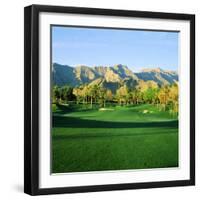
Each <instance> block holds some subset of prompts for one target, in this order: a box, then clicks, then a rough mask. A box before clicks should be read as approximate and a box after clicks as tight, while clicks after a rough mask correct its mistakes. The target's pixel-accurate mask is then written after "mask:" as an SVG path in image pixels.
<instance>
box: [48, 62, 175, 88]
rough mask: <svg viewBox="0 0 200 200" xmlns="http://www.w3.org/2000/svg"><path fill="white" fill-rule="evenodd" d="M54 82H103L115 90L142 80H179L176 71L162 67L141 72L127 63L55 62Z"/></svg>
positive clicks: (105, 85) (59, 83) (167, 83)
mask: <svg viewBox="0 0 200 200" xmlns="http://www.w3.org/2000/svg"><path fill="white" fill-rule="evenodd" d="M52 73H53V75H52V79H53V84H55V85H59V86H63V85H66V84H67V85H70V86H72V87H76V86H79V85H82V84H101V85H103V86H104V87H106V88H109V89H111V90H112V91H115V90H116V89H117V88H119V86H120V85H124V84H126V85H127V86H128V87H135V86H136V85H137V84H138V83H139V82H140V81H152V82H154V83H156V84H157V85H160V86H162V85H170V84H173V83H177V82H178V73H177V72H176V71H169V70H163V69H161V68H152V69H150V68H148V69H143V70H141V71H140V72H132V71H131V70H130V69H129V68H128V67H127V66H126V65H122V64H117V65H114V66H94V67H89V66H85V65H78V66H76V67H71V66H69V65H60V64H58V63H53V66H52Z"/></svg>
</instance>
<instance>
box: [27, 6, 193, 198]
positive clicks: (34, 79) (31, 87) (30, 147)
mask: <svg viewBox="0 0 200 200" xmlns="http://www.w3.org/2000/svg"><path fill="white" fill-rule="evenodd" d="M41 12H49V13H77V14H90V15H103V16H123V17H140V18H154V19H170V20H188V21H189V22H190V179H189V180H177V181H162V182H145V183H128V184H124V183H122V184H109V185H92V186H78V187H61V188H59V187H57V188H43V189H41V188H39V86H40V84H39V14H40V13H41ZM194 184H195V15H191V14H175V13H161V12H146V11H145V12H143V11H130V10H129V11H128V10H111V9H96V8H83V7H61V6H47V5H31V6H28V7H25V9H24V192H25V193H27V194H30V195H46V194H60V193H77V192H95V191H109V190H126V189H141V188H157V187H172V186H187V185H194Z"/></svg>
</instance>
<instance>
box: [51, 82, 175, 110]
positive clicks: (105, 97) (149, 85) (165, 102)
mask: <svg viewBox="0 0 200 200" xmlns="http://www.w3.org/2000/svg"><path fill="white" fill-rule="evenodd" d="M52 93H53V94H52V96H53V103H56V104H62V103H69V102H70V101H73V102H76V104H90V107H91V108H93V105H94V104H95V105H99V107H106V104H108V103H109V104H112V103H113V104H114V103H115V104H118V105H121V106H122V105H135V104H153V105H156V106H158V107H159V108H161V109H162V110H164V111H166V110H169V111H170V112H173V113H178V84H172V85H164V86H158V84H157V83H155V82H153V81H140V82H139V84H138V85H137V86H136V87H134V88H129V87H127V86H126V85H122V86H121V87H119V88H118V89H117V90H116V92H115V93H114V92H112V91H111V90H110V89H107V88H105V87H103V86H102V85H97V84H93V85H90V84H85V85H81V86H79V87H74V88H73V87H70V86H68V85H65V86H57V85H55V86H53V92H52Z"/></svg>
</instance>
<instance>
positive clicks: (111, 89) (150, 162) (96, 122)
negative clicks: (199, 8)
mask: <svg viewBox="0 0 200 200" xmlns="http://www.w3.org/2000/svg"><path fill="white" fill-rule="evenodd" d="M24 30H25V32H24V35H25V46H24V47H25V62H24V63H25V114H24V116H25V119H24V124H25V127H24V130H25V131H24V138H25V139H24V191H25V193H28V194H31V195H40V194H56V193H75V192H93V191H106V190H124V189H139V188H155V187H169V186H186V185H194V184H195V16H194V15H191V14H175V13H158V12H142V11H130V10H129V11H127V10H111V9H96V8H80V7H59V6H44V5H32V6H28V7H26V8H25V29H24Z"/></svg>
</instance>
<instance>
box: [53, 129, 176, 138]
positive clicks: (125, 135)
mask: <svg viewBox="0 0 200 200" xmlns="http://www.w3.org/2000/svg"><path fill="white" fill-rule="evenodd" d="M173 130H174V129H173ZM169 133H170V134H177V132H176V131H173V132H170V130H169V129H167V130H163V131H159V132H155V131H154V132H137V133H135V132H134V130H133V132H131V133H115V132H114V133H113V132H110V133H105V132H101V133H95V132H94V134H91V133H85V132H83V133H79V134H75V135H74V134H67V135H53V139H55V140H63V139H67V140H68V139H80V140H83V139H96V138H115V137H123V138H128V137H135V136H148V135H151V136H153V135H157V134H159V135H165V134H166V135H169Z"/></svg>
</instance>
